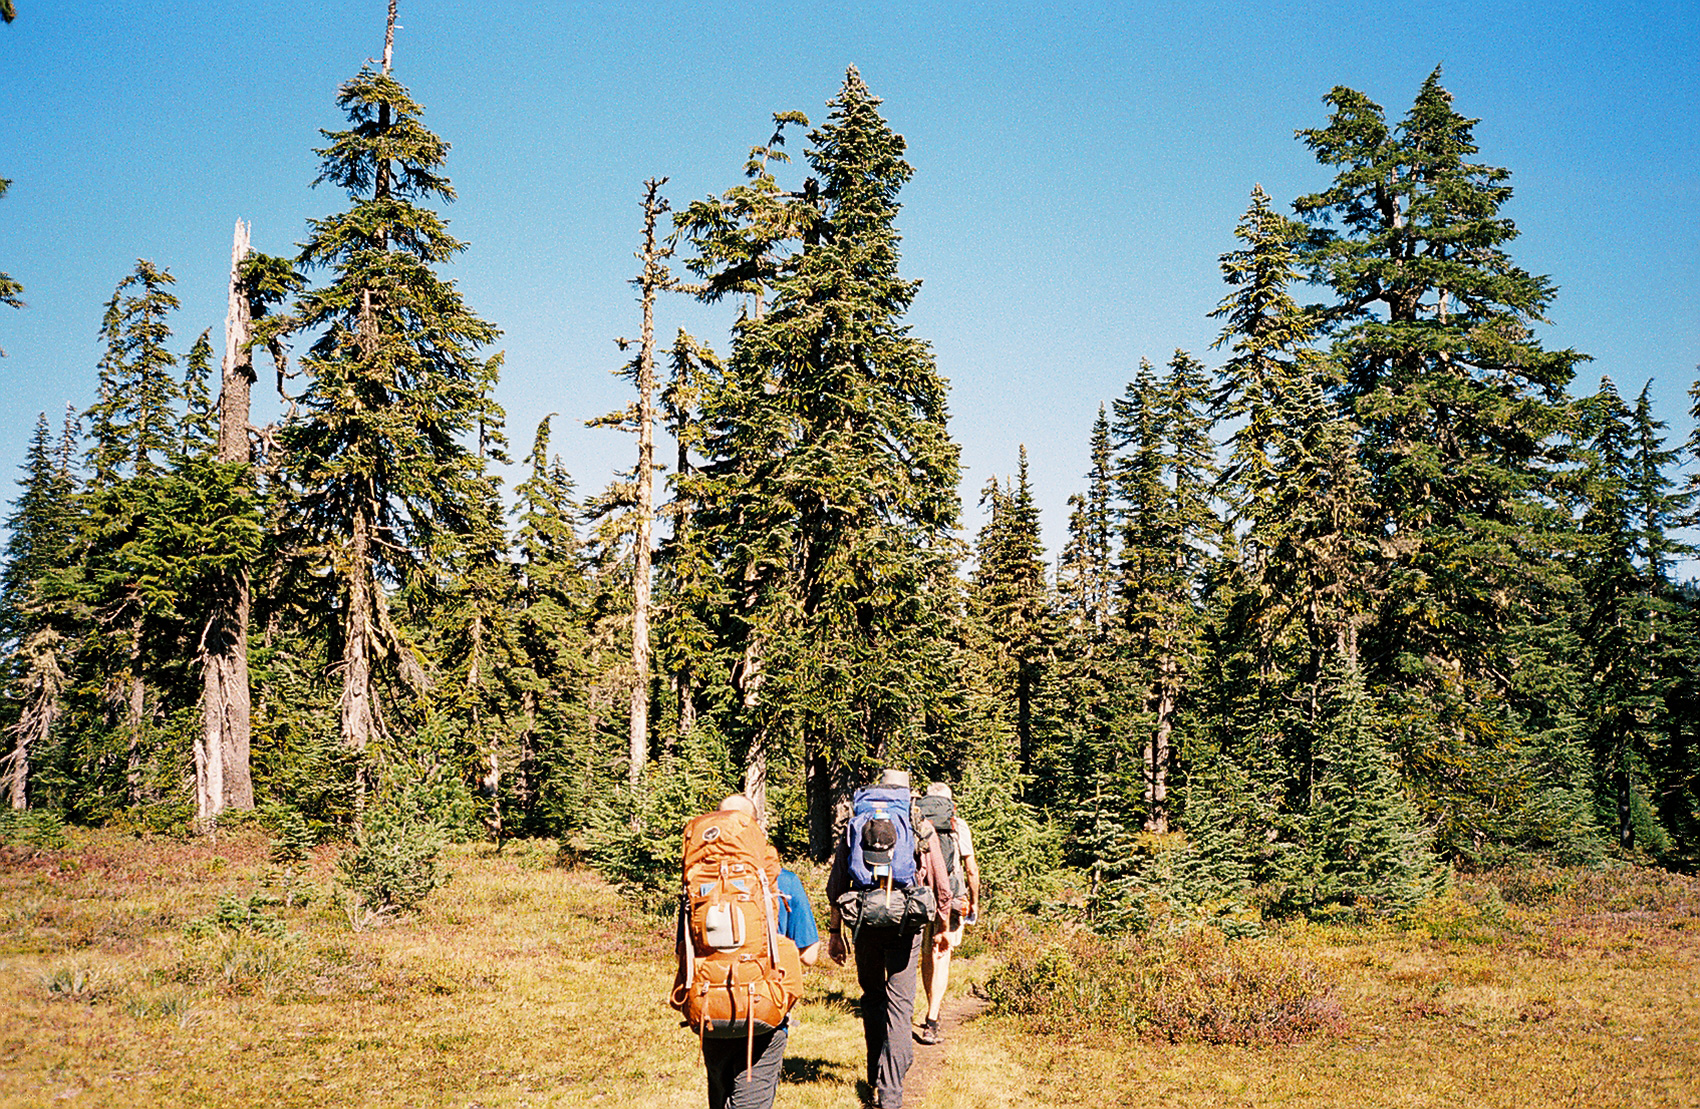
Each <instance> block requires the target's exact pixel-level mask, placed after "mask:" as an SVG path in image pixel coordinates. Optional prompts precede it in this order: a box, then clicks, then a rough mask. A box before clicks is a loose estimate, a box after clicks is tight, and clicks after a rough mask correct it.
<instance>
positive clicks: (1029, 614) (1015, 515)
mask: <svg viewBox="0 0 1700 1109" xmlns="http://www.w3.org/2000/svg"><path fill="white" fill-rule="evenodd" d="M981 503H982V505H984V506H985V507H986V508H987V510H988V515H987V519H986V523H985V526H983V527H982V528H981V529H980V534H979V536H978V542H977V543H976V545H975V552H974V553H975V568H974V575H973V589H972V591H971V592H970V599H971V603H972V605H973V607H974V608H975V609H976V612H977V615H978V616H979V618H980V619H981V620H982V621H984V623H985V625H986V629H987V631H988V633H989V637H990V648H991V652H992V658H991V659H990V660H989V661H990V664H991V674H990V675H989V677H990V678H991V682H992V687H993V689H994V690H995V691H996V694H997V697H998V700H999V701H1000V702H1001V703H1002V704H1003V705H1004V706H1006V712H1007V714H1008V717H1009V718H1008V720H1007V721H1006V723H1007V727H1008V730H1009V731H1010V733H1011V734H1013V735H1014V736H1015V760H1014V762H1015V767H1016V768H1017V770H1018V771H1019V772H1020V773H1021V774H1022V775H1023V776H1026V775H1031V774H1033V773H1034V772H1035V769H1036V765H1035V764H1036V760H1037V757H1038V752H1037V746H1036V743H1035V736H1034V724H1033V713H1034V701H1035V699H1036V697H1037V696H1038V690H1039V684H1040V679H1041V671H1042V668H1043V664H1044V657H1045V654H1046V651H1047V649H1048V646H1049V640H1050V638H1051V629H1050V627H1049V625H1050V611H1049V604H1048V598H1047V596H1046V588H1045V564H1044V561H1043V559H1042V556H1043V554H1044V545H1043V543H1042V541H1041V539H1040V536H1039V510H1038V508H1037V506H1036V505H1035V504H1034V503H1033V490H1032V488H1031V486H1029V484H1028V481H1027V448H1026V447H1025V446H1023V447H1021V448H1020V468H1019V469H1018V470H1017V471H1016V475H1015V480H1014V481H1012V482H1011V483H1010V485H1009V487H1008V488H1005V487H1004V486H1003V485H1002V484H1000V483H999V481H998V479H997V478H995V477H994V478H993V479H992V480H991V482H989V483H988V484H987V486H986V491H985V493H984V495H983V497H982V499H981Z"/></svg>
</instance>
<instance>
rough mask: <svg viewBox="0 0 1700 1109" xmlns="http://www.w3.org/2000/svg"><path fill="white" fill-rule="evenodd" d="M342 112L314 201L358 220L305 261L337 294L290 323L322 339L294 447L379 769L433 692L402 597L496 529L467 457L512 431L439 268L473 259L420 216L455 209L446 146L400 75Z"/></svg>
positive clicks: (347, 727)
mask: <svg viewBox="0 0 1700 1109" xmlns="http://www.w3.org/2000/svg"><path fill="white" fill-rule="evenodd" d="M386 52H387V47H386ZM337 103H338V105H339V107H341V108H342V109H344V110H345V111H346V112H347V114H348V119H349V124H350V126H349V128H348V129H346V130H342V131H334V132H333V131H326V132H324V135H325V137H326V139H327V140H328V145H327V146H325V147H323V148H322V149H320V150H319V151H318V153H319V155H320V156H321V158H322V159H323V162H322V165H321V169H320V173H319V176H318V178H317V180H316V181H315V182H314V183H315V184H322V183H329V184H331V185H333V186H335V187H337V188H339V189H341V190H343V191H344V193H345V194H346V196H347V198H348V202H349V207H348V209H347V210H346V211H344V212H340V213H337V214H335V215H331V216H328V217H326V218H324V219H317V220H312V221H310V223H309V228H308V230H309V235H308V240H307V242H306V243H305V244H303V246H302V250H301V254H300V256H299V259H298V264H299V265H301V266H302V267H304V268H305V269H308V270H321V269H322V270H328V271H329V272H330V281H329V283H328V284H326V285H325V286H323V287H320V288H316V289H311V290H309V291H307V292H306V293H304V294H303V295H302V296H301V298H300V300H299V301H298V303H297V305H296V309H295V312H294V313H293V315H294V321H293V322H294V325H295V326H296V327H297V328H299V329H301V330H306V331H310V332H317V333H318V338H317V339H316V341H315V342H314V343H313V345H312V347H311V349H310V351H309V353H308V354H307V356H306V357H305V359H304V360H303V369H304V371H305V372H306V373H307V375H308V376H309V379H310V384H309V386H308V388H307V391H306V393H305V394H304V396H303V397H302V398H301V406H300V407H301V411H300V414H299V415H298V416H297V418H295V419H294V420H292V421H291V422H290V423H289V424H288V425H287V426H286V427H285V428H284V429H283V435H282V436H281V443H282V445H283V450H284V455H285V464H286V466H287V468H288V472H289V475H290V478H291V480H292V484H293V485H294V487H295V492H294V497H293V502H292V511H293V513H294V514H295V518H294V520H293V521H292V522H293V523H294V524H295V526H296V527H297V528H298V529H299V530H300V532H301V546H302V548H303V549H306V548H308V547H311V549H312V550H314V551H316V552H317V557H318V558H319V559H320V560H321V561H322V564H323V566H324V568H325V569H326V570H327V571H328V572H329V573H330V575H331V579H332V581H333V582H334V583H335V591H336V594H337V605H336V611H335V618H336V620H337V623H338V625H339V626H338V627H337V629H336V637H335V643H336V652H335V656H334V665H335V668H336V669H337V671H338V672H339V673H340V675H341V684H342V693H341V697H340V699H339V704H338V716H339V718H340V733H341V737H342V741H343V743H344V744H345V745H346V746H347V747H348V748H350V749H352V750H353V751H355V752H365V751H367V749H368V748H369V747H370V746H371V745H372V744H373V743H374V741H379V740H382V739H383V738H384V737H385V736H386V735H388V734H389V733H390V726H391V716H392V710H393V711H399V709H400V708H401V707H404V706H405V705H406V704H407V702H406V700H405V699H404V698H402V697H400V696H392V694H394V693H395V690H396V683H397V682H398V681H399V683H400V685H401V686H402V687H403V688H405V689H406V690H409V691H411V692H413V693H414V694H416V695H417V694H420V693H422V692H423V691H424V689H425V688H426V686H427V685H428V681H429V679H428V675H427V672H426V669H425V667H424V665H423V663H422V661H421V659H420V657H419V656H418V654H417V653H416V651H415V647H414V645H413V644H412V643H411V642H410V641H409V640H408V637H407V636H406V635H405V634H404V633H403V631H402V629H401V627H400V626H399V624H398V622H397V620H396V619H395V618H394V616H393V615H392V612H391V605H390V596H391V590H392V589H396V588H399V587H401V586H402V585H403V584H404V583H406V582H408V581H409V580H412V581H413V583H414V584H416V585H419V586H421V587H423V586H424V585H425V584H426V583H425V582H424V579H423V577H422V575H424V574H425V573H426V572H427V568H426V567H425V566H424V565H423V562H422V560H423V558H424V557H425V555H426V553H427V552H428V551H430V550H431V549H432V546H433V543H434V542H435V541H437V540H438V537H439V533H442V534H445V535H448V536H464V535H466V534H467V533H468V532H469V531H470V530H471V528H472V526H473V523H474V521H475V520H477V519H478V518H480V516H481V514H482V512H483V511H484V506H485V484H484V471H483V465H482V463H481V460H480V459H479V457H478V455H477V453H476V451H475V449H473V448H472V447H470V446H469V445H468V443H467V439H468V438H469V437H471V436H474V435H476V434H477V433H478V431H479V428H480V427H481V426H482V427H499V426H500V424H501V414H500V411H499V410H498V409H497V408H496V406H495V404H494V402H493V401H492V400H491V399H490V390H491V388H492V387H493V385H494V379H495V374H496V362H495V360H493V359H489V360H486V359H480V358H478V357H476V356H475V351H476V350H477V348H479V347H480V346H483V345H485V344H487V343H490V342H492V341H494V340H495V338H496V337H497V334H498V332H497V330H496V328H495V327H493V326H492V325H490V324H489V323H487V322H485V321H484V320H482V319H480V318H479V317H478V316H477V315H476V314H474V313H473V312H472V311H471V310H470V309H468V308H467V307H466V305H465V304H464V302H463V301H462V299H461V296H460V293H459V292H458V291H457V290H456V289H455V287H454V285H453V283H452V282H449V281H446V280H444V279H443V278H442V277H440V276H438V274H437V273H436V271H435V268H434V267H436V266H438V265H440V264H442V263H445V262H447V261H449V260H450V259H451V258H453V257H454V255H455V254H457V253H459V252H460V251H461V250H462V249H464V244H462V243H461V242H460V241H459V240H457V239H455V238H454V237H453V236H452V235H450V234H449V232H448V228H447V225H446V224H445V222H444V221H443V220H442V219H441V218H440V217H439V216H438V215H437V214H436V213H435V212H433V211H431V210H430V209H428V208H425V207H423V206H422V205H421V203H420V202H421V201H426V200H430V199H435V200H438V201H441V202H448V201H452V200H453V199H454V195H455V194H454V190H453V188H452V187H451V186H450V184H449V180H448V178H447V177H445V176H444V175H443V174H442V172H441V171H442V166H443V163H444V160H445V158H446V156H447V153H448V144H447V143H445V142H444V141H443V140H442V139H440V138H438V137H437V136H436V135H435V134H433V133H432V132H431V131H429V130H428V129H426V128H425V126H424V125H423V124H422V123H421V122H420V113H421V109H420V106H419V105H418V104H417V103H416V102H415V101H414V100H413V99H412V97H411V96H409V95H408V92H407V90H406V89H405V88H403V87H402V85H401V84H400V83H399V82H397V81H396V80H395V79H394V78H393V77H391V76H390V74H389V72H388V69H387V68H386V69H384V70H382V71H377V70H373V69H372V68H371V67H369V66H368V67H366V68H364V69H362V70H361V71H360V73H359V74H357V75H356V76H355V77H354V78H353V79H351V80H349V81H348V82H346V83H345V84H344V85H343V86H342V88H341V89H340V91H339V93H338V97H337Z"/></svg>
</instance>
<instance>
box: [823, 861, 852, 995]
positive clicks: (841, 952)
mask: <svg viewBox="0 0 1700 1109" xmlns="http://www.w3.org/2000/svg"><path fill="white" fill-rule="evenodd" d="M849 888H850V860H849V858H848V856H846V855H845V853H844V848H843V847H842V846H840V847H839V849H838V850H837V851H835V852H833V855H832V871H831V873H829V874H828V875H827V877H826V916H827V923H826V953H827V957H828V958H830V959H831V960H832V961H833V962H835V963H837V964H838V965H839V966H843V965H844V956H845V953H846V951H847V948H846V947H845V945H844V915H843V914H842V913H841V912H839V909H838V896H839V894H841V893H843V892H844V891H845V890H847V889H849Z"/></svg>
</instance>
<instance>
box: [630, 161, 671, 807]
mask: <svg viewBox="0 0 1700 1109" xmlns="http://www.w3.org/2000/svg"><path fill="white" fill-rule="evenodd" d="M666 180H667V179H666V178H665V177H663V178H660V179H659V180H658V179H656V178H650V179H649V180H648V181H645V182H644V190H645V191H644V198H643V255H642V257H643V275H642V276H641V277H640V278H639V279H638V282H639V284H640V285H641V287H642V291H643V336H642V339H641V341H640V346H639V348H638V359H637V388H638V403H637V425H638V426H637V433H638V464H637V473H636V475H635V476H636V479H637V480H636V484H637V507H636V512H637V550H636V565H635V566H634V567H633V568H632V703H631V732H630V751H629V754H630V762H629V763H628V764H627V769H626V776H627V778H628V780H629V781H630V782H631V783H632V784H633V785H636V784H637V783H638V781H639V780H640V779H641V778H642V777H643V769H644V764H645V763H646V762H648V761H649V601H650V584H651V582H650V578H651V572H650V545H651V543H652V542H653V539H654V525H655V401H654V393H655V294H656V292H657V291H658V290H659V289H660V288H662V287H663V286H664V285H665V283H666V271H665V270H664V269H663V268H662V264H661V263H662V260H663V259H664V258H665V257H666V256H667V253H668V251H667V250H666V248H665V247H664V246H661V247H658V245H657V243H656V241H655V220H656V217H657V216H659V215H661V213H663V212H665V211H666V210H667V202H666V201H665V200H663V199H661V198H660V197H658V196H657V195H656V194H657V193H658V192H659V190H660V189H661V186H662V185H663V184H664V183H666Z"/></svg>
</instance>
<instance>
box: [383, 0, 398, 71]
mask: <svg viewBox="0 0 1700 1109" xmlns="http://www.w3.org/2000/svg"><path fill="white" fill-rule="evenodd" d="M395 4H396V0H390V12H389V18H387V19H386V20H385V21H384V73H385V74H386V75H387V74H388V73H389V71H390V60H391V59H392V58H394V57H395Z"/></svg>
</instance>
